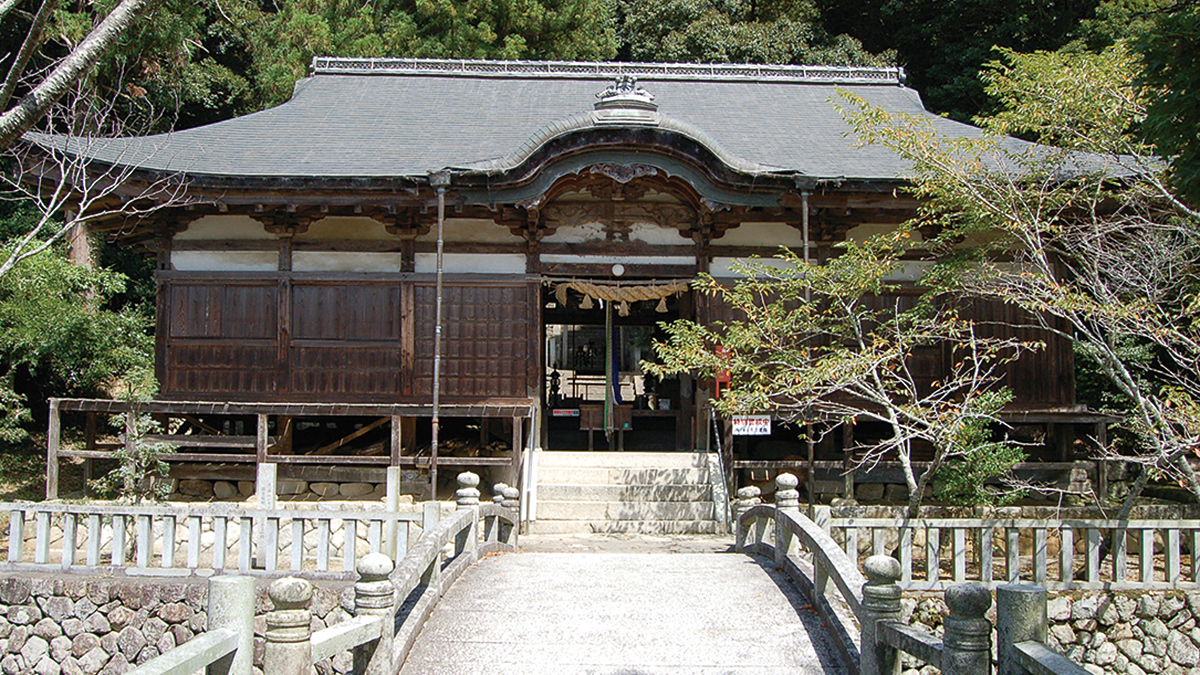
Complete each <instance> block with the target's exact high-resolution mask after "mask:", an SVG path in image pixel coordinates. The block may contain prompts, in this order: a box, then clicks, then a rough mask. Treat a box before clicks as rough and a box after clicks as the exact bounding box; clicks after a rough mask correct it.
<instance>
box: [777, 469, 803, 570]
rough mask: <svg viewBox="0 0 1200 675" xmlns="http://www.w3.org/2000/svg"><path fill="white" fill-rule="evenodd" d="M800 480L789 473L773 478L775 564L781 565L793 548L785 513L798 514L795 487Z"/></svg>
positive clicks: (798, 506) (798, 494)
mask: <svg viewBox="0 0 1200 675" xmlns="http://www.w3.org/2000/svg"><path fill="white" fill-rule="evenodd" d="M799 484H800V480H799V479H798V478H796V477H795V476H793V475H792V474H790V473H781V474H779V475H778V476H776V478H775V509H776V510H777V512H778V513H777V514H776V516H775V564H776V565H783V563H784V561H786V560H787V557H788V554H789V553H792V552H793V551H792V549H794V548H795V542H793V541H792V540H793V537H792V532H791V530H789V529H787V525H786V520H787V519H786V518H784V517H782V516H783V514H785V513H793V514H796V515H799V514H800V492H799V491H798V490H797V489H796V486H797V485H799Z"/></svg>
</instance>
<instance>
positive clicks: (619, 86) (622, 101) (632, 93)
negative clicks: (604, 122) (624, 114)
mask: <svg viewBox="0 0 1200 675" xmlns="http://www.w3.org/2000/svg"><path fill="white" fill-rule="evenodd" d="M596 98H598V99H600V100H599V101H596V110H603V109H605V108H640V109H642V110H651V111H653V110H658V105H656V104H655V103H654V94H651V93H650V92H648V91H646V90H645V89H642V88H641V87H639V86H638V83H637V78H636V77H634V76H633V75H630V74H628V73H622V74H620V75H617V77H616V81H615V82H613V83H612V84H611V85H609V86H608V88H607V89H605V90H604V91H602V92H600V93H598V94H596Z"/></svg>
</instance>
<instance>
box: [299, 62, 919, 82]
mask: <svg viewBox="0 0 1200 675" xmlns="http://www.w3.org/2000/svg"><path fill="white" fill-rule="evenodd" d="M311 71H312V73H313V74H314V75H336V74H353V75H363V74H379V75H402V74H407V75H459V76H471V77H480V76H484V77H487V76H491V77H512V76H522V77H555V78H564V77H566V78H580V79H594V78H597V77H601V78H610V77H617V76H619V75H633V76H636V77H648V78H655V79H686V80H740V81H746V80H769V81H772V82H800V83H836V84H884V85H902V84H904V80H905V78H906V75H905V72H904V69H903V68H901V67H896V66H886V67H884V66H793V65H768V64H734V63H636V62H629V63H622V62H616V61H498V60H474V59H409V58H349V57H333V56H317V57H314V58H313V60H312V65H311Z"/></svg>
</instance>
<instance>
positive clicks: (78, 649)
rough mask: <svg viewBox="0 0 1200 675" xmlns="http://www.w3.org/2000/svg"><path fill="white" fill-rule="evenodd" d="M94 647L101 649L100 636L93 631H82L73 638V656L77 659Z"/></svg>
mask: <svg viewBox="0 0 1200 675" xmlns="http://www.w3.org/2000/svg"><path fill="white" fill-rule="evenodd" d="M93 649H100V638H98V637H96V636H95V635H92V634H91V633H80V634H79V635H76V636H75V639H74V640H71V656H74V657H75V658H77V659H78V658H80V657H82V656H83V655H84V654H87V653H88V652H90V651H92V650H93Z"/></svg>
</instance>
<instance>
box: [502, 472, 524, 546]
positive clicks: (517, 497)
mask: <svg viewBox="0 0 1200 675" xmlns="http://www.w3.org/2000/svg"><path fill="white" fill-rule="evenodd" d="M500 506H503V507H504V508H506V509H512V511H513V513H516V514H517V520H519V519H520V513H521V491H520V490H518V489H517V488H515V487H513V486H511V485H506V486H505V487H504V501H502V502H500ZM500 541H502V542H504V543H506V544H509V545H511V546H516V545H517V526H516V524H515V523H514V524H513V525H507V524H502V525H501V526H500Z"/></svg>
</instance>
